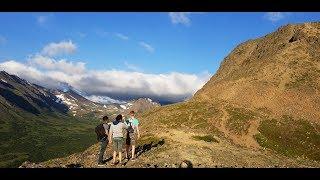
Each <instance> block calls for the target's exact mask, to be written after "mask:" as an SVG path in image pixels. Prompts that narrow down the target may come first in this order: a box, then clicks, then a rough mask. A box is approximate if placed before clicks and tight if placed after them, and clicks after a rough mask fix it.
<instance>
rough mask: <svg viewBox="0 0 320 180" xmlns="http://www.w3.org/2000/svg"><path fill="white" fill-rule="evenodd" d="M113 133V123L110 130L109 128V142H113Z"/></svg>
mask: <svg viewBox="0 0 320 180" xmlns="http://www.w3.org/2000/svg"><path fill="white" fill-rule="evenodd" d="M112 134H113V127H112V125H111V126H110V130H109V136H108V138H109V143H112Z"/></svg>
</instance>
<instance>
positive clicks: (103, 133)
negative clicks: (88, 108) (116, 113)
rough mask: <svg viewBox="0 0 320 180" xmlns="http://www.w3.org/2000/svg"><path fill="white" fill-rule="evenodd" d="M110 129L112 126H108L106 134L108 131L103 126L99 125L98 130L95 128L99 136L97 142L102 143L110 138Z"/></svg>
mask: <svg viewBox="0 0 320 180" xmlns="http://www.w3.org/2000/svg"><path fill="white" fill-rule="evenodd" d="M109 129H110V125H109V124H108V132H106V130H105V129H104V126H103V124H99V125H98V126H97V127H96V128H95V132H96V134H97V140H98V141H101V140H104V139H107V138H108V135H107V133H109Z"/></svg>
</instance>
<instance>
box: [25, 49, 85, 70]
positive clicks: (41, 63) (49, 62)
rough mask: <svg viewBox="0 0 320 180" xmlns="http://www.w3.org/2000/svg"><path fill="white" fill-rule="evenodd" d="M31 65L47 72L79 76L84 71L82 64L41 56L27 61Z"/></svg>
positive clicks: (32, 57) (83, 64)
mask: <svg viewBox="0 0 320 180" xmlns="http://www.w3.org/2000/svg"><path fill="white" fill-rule="evenodd" d="M28 62H29V63H30V64H31V65H36V66H38V67H40V68H44V69H47V70H59V71H62V72H64V73H66V74H81V73H84V71H85V63H84V62H76V63H73V62H68V61H67V60H65V59H61V60H55V59H53V58H50V57H46V56H42V55H39V54H37V55H34V56H31V57H30V58H29V60H28Z"/></svg>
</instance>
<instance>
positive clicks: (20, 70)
mask: <svg viewBox="0 0 320 180" xmlns="http://www.w3.org/2000/svg"><path fill="white" fill-rule="evenodd" d="M38 58H40V57H38ZM35 62H36V63H37V64H38V65H39V64H40V66H41V67H45V68H44V69H40V68H38V67H37V66H34V64H32V63H29V64H28V63H27V64H23V63H20V62H17V61H5V62H2V63H0V70H4V71H7V72H8V73H11V74H16V75H18V76H20V77H22V78H24V79H26V80H28V81H30V82H33V83H36V84H39V85H42V86H45V87H50V88H53V87H59V84H60V83H61V82H65V83H68V84H70V85H71V86H73V87H75V88H76V89H79V90H80V91H83V92H85V93H86V94H87V95H88V96H92V97H93V98H94V97H95V96H108V97H110V98H113V99H120V100H121V99H122V100H125V99H131V98H138V97H149V98H151V99H155V100H157V101H172V102H177V101H181V100H184V99H185V98H188V97H190V96H192V95H193V94H194V93H195V92H196V91H197V90H198V89H200V88H201V87H202V86H203V85H204V84H205V83H206V82H207V81H208V80H209V78H210V74H209V73H207V72H204V73H202V74H198V75H197V74H186V73H178V72H171V73H166V74H147V73H141V72H132V71H121V70H105V71H97V70H87V69H85V65H84V64H83V68H84V69H82V70H81V71H79V72H77V73H76V74H72V73H68V72H70V70H69V71H68V68H66V69H62V68H61V67H60V65H62V64H63V65H66V64H65V63H67V61H65V62H62V63H61V62H60V61H54V60H52V59H51V60H48V59H45V60H44V59H42V60H39V61H35ZM60 63H61V64H60ZM58 64H59V65H58ZM67 64H69V65H70V64H76V63H72V62H69V63H67ZM69 68H70V67H69Z"/></svg>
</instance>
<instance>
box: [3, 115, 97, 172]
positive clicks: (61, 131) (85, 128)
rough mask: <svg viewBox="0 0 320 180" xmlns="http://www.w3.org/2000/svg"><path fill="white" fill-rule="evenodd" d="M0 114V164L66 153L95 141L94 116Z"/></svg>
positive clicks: (85, 146) (39, 159)
mask: <svg viewBox="0 0 320 180" xmlns="http://www.w3.org/2000/svg"><path fill="white" fill-rule="evenodd" d="M0 116H1V120H0V124H1V126H0V154H1V155H0V167H17V166H19V165H20V164H21V163H22V162H24V161H26V160H29V161H33V162H39V161H44V160H48V159H52V158H56V157H63V156H67V155H69V154H71V153H75V152H80V151H83V150H85V149H86V148H88V147H89V146H90V145H92V144H93V143H95V142H96V139H95V138H96V137H95V133H94V127H95V125H96V124H97V123H98V120H97V119H91V118H88V117H87V118H85V119H84V118H82V119H79V118H74V117H70V116H68V115H61V114H50V116H49V115H48V114H40V115H38V116H36V115H33V114H30V113H25V112H18V113H17V112H11V113H10V114H6V113H3V111H0Z"/></svg>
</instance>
